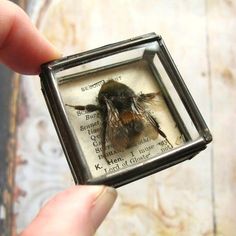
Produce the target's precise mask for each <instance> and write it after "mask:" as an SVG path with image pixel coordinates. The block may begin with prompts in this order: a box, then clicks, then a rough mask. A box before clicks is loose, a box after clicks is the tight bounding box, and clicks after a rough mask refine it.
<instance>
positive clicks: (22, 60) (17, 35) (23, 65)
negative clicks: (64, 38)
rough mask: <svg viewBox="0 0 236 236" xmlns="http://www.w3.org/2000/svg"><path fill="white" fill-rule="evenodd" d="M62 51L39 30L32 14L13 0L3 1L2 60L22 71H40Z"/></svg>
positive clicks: (0, 24)
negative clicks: (33, 22)
mask: <svg viewBox="0 0 236 236" xmlns="http://www.w3.org/2000/svg"><path fill="white" fill-rule="evenodd" d="M59 57H60V53H59V52H58V51H57V50H56V49H55V48H54V47H53V46H52V45H51V44H50V43H49V42H48V41H47V40H46V39H45V38H43V36H42V35H41V34H40V33H39V32H38V31H37V29H36V28H35V27H34V26H33V25H32V24H31V22H30V20H29V18H28V16H27V15H26V14H25V13H24V11H23V10H22V9H20V8H19V7H18V6H17V5H15V4H13V3H11V2H10V1H6V0H1V1H0V61H1V62H2V63H4V64H6V65H7V66H9V67H10V68H12V69H13V70H15V71H17V72H19V73H22V74H37V73H39V70H40V65H41V64H42V63H44V62H47V61H50V60H53V59H56V58H59Z"/></svg>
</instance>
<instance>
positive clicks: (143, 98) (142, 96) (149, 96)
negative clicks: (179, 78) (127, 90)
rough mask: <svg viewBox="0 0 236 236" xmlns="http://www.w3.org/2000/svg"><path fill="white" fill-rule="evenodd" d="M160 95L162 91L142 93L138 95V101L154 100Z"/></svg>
mask: <svg viewBox="0 0 236 236" xmlns="http://www.w3.org/2000/svg"><path fill="white" fill-rule="evenodd" d="M159 95H160V92H157V93H146V94H140V95H139V96H138V102H149V101H150V100H152V99H153V98H155V97H156V96H159Z"/></svg>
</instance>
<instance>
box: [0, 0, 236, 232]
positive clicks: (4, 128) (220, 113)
mask: <svg viewBox="0 0 236 236" xmlns="http://www.w3.org/2000/svg"><path fill="white" fill-rule="evenodd" d="M23 3H24V5H23V7H24V8H25V10H26V11H27V12H28V14H29V15H30V17H31V18H32V20H33V22H34V23H35V24H36V26H37V27H38V28H39V30H40V31H41V32H42V33H43V34H44V35H45V36H46V37H47V38H48V39H49V40H50V41H51V42H52V43H54V44H55V45H56V46H57V47H58V48H59V49H60V50H61V51H62V52H64V54H65V55H69V54H71V53H75V52H80V51H84V50H87V49H91V48H95V47H97V46H101V45H104V44H107V43H111V42H116V41H119V40H122V39H126V38H129V37H133V36H137V35H140V34H144V33H148V32H152V31H155V32H156V33H158V34H161V35H162V36H163V38H164V40H165V42H166V44H167V46H168V48H169V50H170V52H171V54H172V56H173V58H174V60H175V62H176V64H177V66H178V68H179V70H180V72H181V74H182V76H183V77H184V79H185V82H186V84H187V85H188V86H189V89H190V91H191V93H192V94H193V97H194V98H195V100H196V102H197V104H198V106H199V108H200V110H201V112H202V114H203V116H204V118H205V119H206V121H207V123H208V125H209V127H210V129H211V131H212V133H213V138H214V142H213V144H212V145H210V147H209V148H208V149H207V150H206V151H204V152H203V153H201V154H200V155H198V156H197V157H195V158H194V159H193V160H191V161H189V162H185V163H183V164H181V165H178V166H176V167H174V168H171V169H169V170H165V171H163V172H160V173H157V174H155V175H152V176H150V177H148V178H145V179H143V180H140V181H137V182H135V183H132V184H130V185H128V186H124V187H122V188H120V189H119V190H118V191H119V198H118V201H117V203H116V204H115V206H114V208H113V209H112V211H111V212H110V214H109V215H108V217H107V219H106V220H105V222H104V223H103V224H102V226H101V227H100V229H99V230H98V232H97V235H111V232H112V234H113V235H181V236H182V235H186V236H187V235H188V236H189V235H196V236H198V235H227V236H233V235H235V232H236V226H235V225H236V224H235V221H236V206H235V199H236V186H235V185H236V156H235V150H234V147H235V146H236V132H235V130H236V125H235V120H236V105H235V100H236V77H235V75H236V74H235V73H236V69H235V68H236V67H235V66H236V56H235V55H236V54H235V51H236V47H235V42H236V32H235V28H236V19H235V14H236V1H233V0H192V1H190V0H189V1H188V0H179V1H174V0H169V1H165V0H149V1H142V0H132V1H131V0H121V1H111V0H103V1H101V0H100V1H99V0H91V1H85V0H79V1H76V0H74V1H73V0H68V1H66V2H65V1H62V0H57V1H56V0H51V1H50V0H45V1H33V0H32V1H24V2H23ZM0 71H1V81H0V85H1V86H0V87H1V88H0V89H1V90H0V102H1V107H0V109H1V116H0V125H1V126H0V127H1V130H0V131H1V133H0V137H1V149H0V151H1V153H0V154H1V156H0V158H1V159H0V160H1V163H0V175H1V176H0V177H1V182H0V187H1V192H0V223H1V224H0V227H1V232H3V235H4V236H10V235H11V236H12V235H15V234H16V233H17V232H20V230H22V229H23V228H24V227H26V225H27V224H28V223H29V222H30V221H31V219H32V218H33V217H34V215H35V214H36V213H37V211H38V210H39V208H40V207H41V205H42V204H43V203H44V202H45V201H46V200H47V199H49V198H50V197H51V196H53V195H54V194H55V193H57V192H58V191H61V190H63V189H65V188H66V187H67V186H70V185H71V184H72V182H71V176H70V172H69V170H68V167H67V164H66V162H65V159H64V156H63V153H62V151H61V148H60V145H59V143H58V139H57V137H56V134H55V132H54V128H53V126H52V124H51V120H50V117H49V115H48V112H47V109H46V107H45V103H44V100H43V98H42V95H41V92H40V85H39V80H38V78H36V77H35V78H31V77H26V76H21V79H20V85H19V84H18V83H19V78H18V77H17V76H15V77H16V78H13V77H14V76H13V75H12V73H11V72H9V71H7V70H5V69H4V70H3V69H2V68H1V70H0ZM3 71H4V73H3ZM8 77H9V78H10V79H9V80H8ZM10 91H11V92H10ZM17 101H18V103H17ZM16 105H17V106H16ZM16 111H17V112H16ZM16 114H17V123H16ZM16 129H17V132H16ZM16 134H17V136H16ZM32 140H33V141H32ZM16 142H17V145H16ZM141 193H142V194H141Z"/></svg>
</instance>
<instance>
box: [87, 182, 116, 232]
mask: <svg viewBox="0 0 236 236" xmlns="http://www.w3.org/2000/svg"><path fill="white" fill-rule="evenodd" d="M116 198H117V191H116V190H115V189H114V188H112V187H106V186H104V188H103V190H102V191H101V192H100V194H98V195H97V197H96V199H95V201H94V203H93V209H92V213H91V214H92V215H91V217H92V223H93V226H94V229H95V230H96V229H97V228H98V226H99V225H100V224H101V222H102V221H103V220H104V218H105V217H106V215H107V213H108V212H109V211H110V209H111V207H112V206H113V204H114V202H115V200H116Z"/></svg>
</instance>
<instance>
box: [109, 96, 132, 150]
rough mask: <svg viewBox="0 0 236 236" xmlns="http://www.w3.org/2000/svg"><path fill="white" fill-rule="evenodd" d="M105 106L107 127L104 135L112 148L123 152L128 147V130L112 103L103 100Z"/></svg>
mask: <svg viewBox="0 0 236 236" xmlns="http://www.w3.org/2000/svg"><path fill="white" fill-rule="evenodd" d="M105 102H106V106H107V126H106V134H107V136H108V138H109V140H110V142H111V143H112V145H113V147H114V148H115V149H116V150H118V151H123V150H125V148H126V147H127V146H128V143H129V138H128V130H127V128H125V126H124V125H123V124H122V122H121V120H120V118H119V112H118V110H117V109H116V108H115V107H114V105H113V104H112V102H111V101H110V100H108V99H105Z"/></svg>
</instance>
